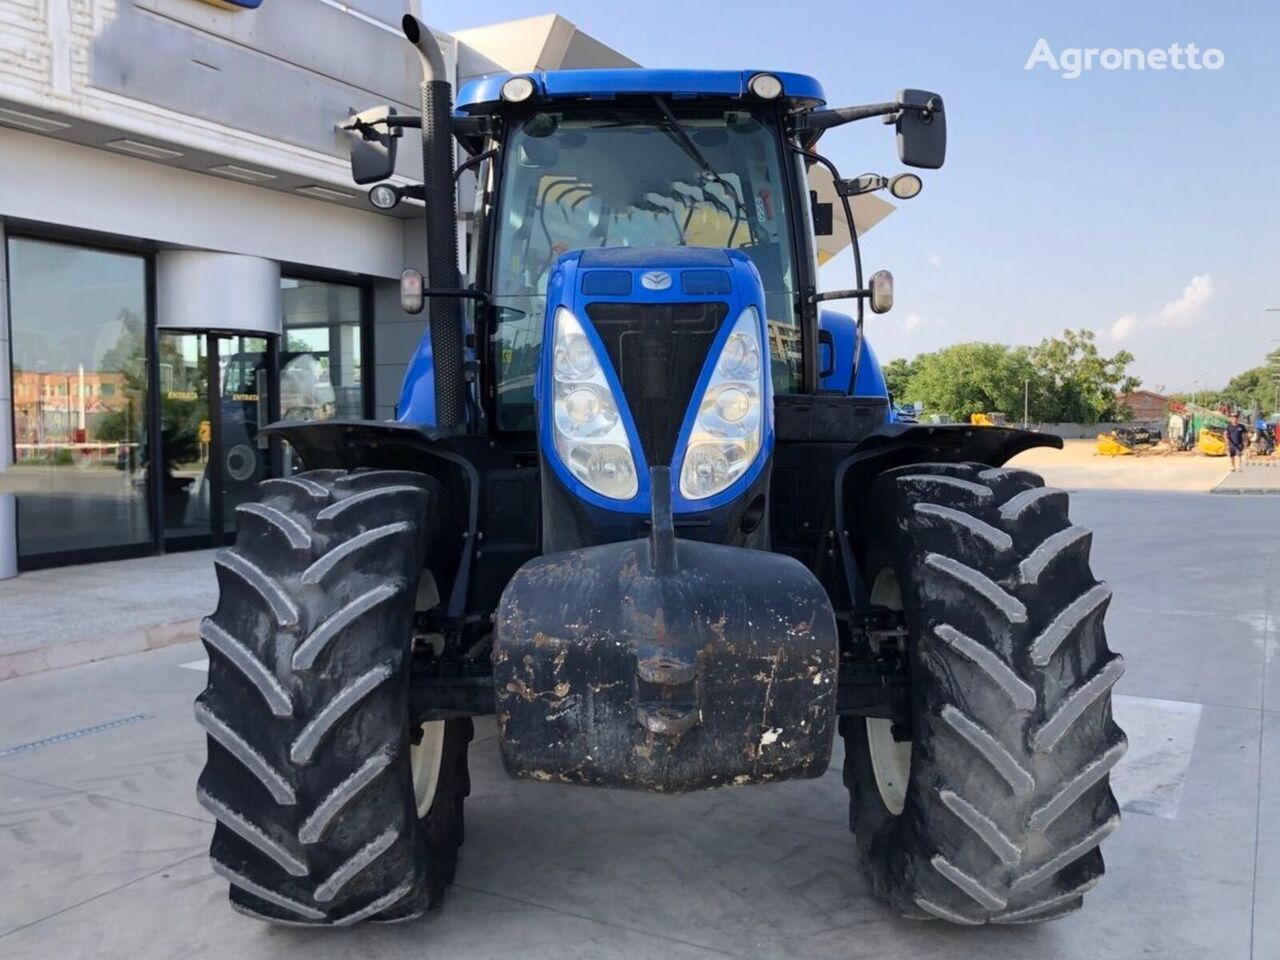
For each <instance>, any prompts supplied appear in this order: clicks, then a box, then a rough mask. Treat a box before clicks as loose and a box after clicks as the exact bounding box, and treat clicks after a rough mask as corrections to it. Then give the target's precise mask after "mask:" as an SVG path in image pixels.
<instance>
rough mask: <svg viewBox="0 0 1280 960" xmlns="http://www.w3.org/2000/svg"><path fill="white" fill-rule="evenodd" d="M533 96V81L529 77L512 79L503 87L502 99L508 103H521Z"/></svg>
mask: <svg viewBox="0 0 1280 960" xmlns="http://www.w3.org/2000/svg"><path fill="white" fill-rule="evenodd" d="M532 96H533V81H532V80H530V79H529V78H528V77H512V78H511V79H510V80H508V81H507V82H506V83H504V84H503V85H502V99H503V100H506V101H507V102H508V103H520V102H521V101H524V100H528V99H529V98H530V97H532Z"/></svg>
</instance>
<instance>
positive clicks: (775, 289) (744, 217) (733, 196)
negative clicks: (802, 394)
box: [492, 104, 800, 430]
mask: <svg viewBox="0 0 1280 960" xmlns="http://www.w3.org/2000/svg"><path fill="white" fill-rule="evenodd" d="M678 122H679V124H680V127H681V128H682V129H683V132H684V134H685V135H686V136H682V135H681V134H680V132H679V131H677V130H676V129H674V128H673V126H672V124H671V122H670V120H669V119H668V118H667V117H665V116H664V115H663V113H662V112H661V111H660V110H659V109H658V108H657V105H656V104H655V105H654V106H653V107H652V108H650V109H645V110H639V109H634V108H631V109H627V108H621V107H617V108H599V109H593V110H592V112H591V113H589V114H581V113H579V114H574V113H560V114H551V113H538V114H534V115H533V116H531V117H530V118H528V119H527V120H526V121H525V122H524V123H523V125H521V126H519V127H517V128H516V129H514V130H513V131H512V134H511V136H510V138H509V140H508V142H507V144H506V145H505V146H504V149H503V153H504V155H505V161H504V162H505V169H504V175H503V180H502V187H501V198H500V201H499V208H498V211H497V220H496V226H497V230H496V234H497V240H496V248H495V253H494V278H493V287H492V290H493V301H494V304H495V306H496V307H497V308H498V327H497V331H496V336H495V344H494V349H495V353H496V356H495V357H494V360H495V364H494V366H495V369H496V370H497V400H498V403H497V418H498V428H499V429H500V430H532V429H533V378H534V374H535V371H536V369H537V358H538V351H539V347H540V343H541V339H542V321H543V312H544V310H545V307H546V293H547V280H548V277H549V275H550V272H551V268H552V266H553V265H554V263H555V260H556V258H557V257H559V256H560V255H561V254H563V253H565V252H567V251H569V250H580V249H584V248H588V247H605V246H609V247H667V246H678V245H688V246H696V247H733V248H736V249H739V250H741V251H742V252H743V253H745V254H747V255H748V256H750V257H751V259H752V261H754V263H755V265H756V268H757V269H758V270H759V271H760V276H761V279H762V280H763V282H764V291H765V307H766V310H767V312H768V319H769V330H770V337H769V340H770V346H771V350H772V353H773V378H774V388H775V390H777V391H779V392H782V393H792V392H795V391H796V390H797V389H798V386H799V382H800V335H799V328H798V326H797V318H796V316H795V313H794V299H793V297H792V291H793V289H794V283H795V281H794V276H793V268H792V259H791V248H790V245H789V243H788V226H787V224H788V221H787V210H786V196H785V194H786V191H785V188H784V184H783V181H782V171H781V165H780V160H779V143H778V141H777V139H776V137H775V136H774V134H773V133H772V132H771V130H770V129H769V127H767V126H766V125H765V124H764V123H762V122H761V121H760V120H758V119H756V117H755V116H753V115H752V114H751V113H750V112H748V111H742V110H723V109H720V110H715V111H708V110H705V109H704V110H702V111H701V112H698V113H693V114H683V115H681V116H680V117H679V121H678ZM686 137H687V139H686Z"/></svg>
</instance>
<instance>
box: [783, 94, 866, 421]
mask: <svg viewBox="0 0 1280 960" xmlns="http://www.w3.org/2000/svg"><path fill="white" fill-rule="evenodd" d="M880 106H884V104H881V105H880ZM791 150H792V152H794V153H797V154H799V155H800V156H802V157H804V158H805V159H806V160H808V161H809V162H810V163H820V164H822V165H823V166H824V167H826V168H827V170H828V171H829V172H830V173H831V182H832V183H833V184H839V183H840V182H841V180H842V179H843V178H842V177H841V176H840V171H839V170H837V169H836V165H835V164H834V163H832V162H831V161H830V160H828V159H827V158H826V157H824V156H823V155H822V154H820V153H814V152H813V151H812V150H808V149H805V148H803V147H796V146H792V148H791ZM836 194H837V195H838V196H839V197H840V205H841V207H842V208H843V209H844V219H845V226H847V227H848V228H849V243H850V246H851V247H852V248H853V282H854V283H856V284H857V289H856V290H853V291H848V290H844V291H841V290H835V291H832V292H831V295H829V296H828V295H824V294H821V293H814V294H813V299H812V300H811V301H810V302H811V303H821V302H822V301H823V300H824V299H825V300H834V299H837V298H840V299H845V298H849V295H850V294H852V297H851V298H852V299H854V302H856V303H857V304H858V311H857V316H856V317H855V318H854V319H855V325H854V326H855V330H856V333H855V336H854V342H853V363H851V364H850V365H849V366H850V369H849V396H853V391H854V387H855V386H856V385H857V383H858V370H859V368H860V367H861V366H862V323H863V320H864V318H865V315H866V311H865V307H864V299H863V296H862V295H860V294H861V291H862V290H863V286H864V284H863V282H862V247H861V246H860V245H859V243H858V228H857V226H856V225H855V224H854V221H853V207H852V206H851V205H850V203H849V198H848V197H847V196H845V195H844V194H842V193H841V192H840V190H839V188H838V187H837V189H836Z"/></svg>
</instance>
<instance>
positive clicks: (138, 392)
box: [8, 237, 150, 557]
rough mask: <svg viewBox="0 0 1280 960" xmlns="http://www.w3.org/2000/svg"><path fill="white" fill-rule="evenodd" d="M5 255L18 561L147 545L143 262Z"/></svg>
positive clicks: (64, 252)
mask: <svg viewBox="0 0 1280 960" xmlns="http://www.w3.org/2000/svg"><path fill="white" fill-rule="evenodd" d="M8 252H9V316H10V326H11V333H12V340H11V348H12V353H13V419H14V428H15V429H14V467H13V470H12V473H11V475H10V476H11V477H12V478H14V479H16V480H17V483H18V553H19V556H22V557H30V556H34V555H38V554H46V553H56V552H61V551H71V550H83V549H85V548H90V547H109V546H118V545H123V544H136V543H146V542H148V541H149V539H150V532H149V528H148V522H147V496H146V486H147V485H146V469H145V464H146V456H145V446H144V443H145V426H146V411H147V390H146V387H147V316H146V262H145V261H144V260H143V258H142V257H138V256H132V255H129V254H122V253H109V252H106V251H103V250H91V249H87V248H84V247H76V246H71V245H69V244H62V243H49V242H45V241H41V240H28V239H24V238H19V237H11V238H10V239H9V243H8Z"/></svg>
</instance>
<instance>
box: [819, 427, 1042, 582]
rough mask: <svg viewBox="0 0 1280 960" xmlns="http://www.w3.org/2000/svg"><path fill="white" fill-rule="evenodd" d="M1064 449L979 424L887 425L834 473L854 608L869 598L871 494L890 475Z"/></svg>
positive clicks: (1031, 435)
mask: <svg viewBox="0 0 1280 960" xmlns="http://www.w3.org/2000/svg"><path fill="white" fill-rule="evenodd" d="M1036 447H1053V448H1055V449H1058V450H1061V449H1062V438H1061V437H1058V436H1054V435H1053V434H1050V433H1040V432H1038V431H1036V430H1020V429H1018V428H1016V427H987V426H977V425H975V424H967V423H958V424H938V425H935V424H919V423H905V422H892V423H885V424H883V425H882V426H881V427H880V428H878V429H877V430H875V431H874V432H873V433H870V434H868V435H867V436H866V437H865V438H864V439H862V440H861V441H859V442H858V444H857V445H856V446H855V447H854V448H853V451H852V452H851V453H850V454H849V456H847V457H845V459H844V460H843V461H841V462H840V464H839V465H838V466H837V467H836V470H835V483H834V494H835V505H834V506H835V510H834V518H835V530H836V531H839V532H840V535H839V536H837V537H836V541H837V543H838V544H839V546H840V560H841V566H842V567H843V569H844V573H845V583H846V584H847V587H848V591H849V597H848V601H849V603H850V604H851V605H852V606H855V607H856V606H860V605H861V603H860V601H864V600H865V598H866V589H867V585H866V584H865V583H863V582H862V579H863V578H862V577H861V575H860V572H861V570H862V567H863V564H862V552H863V545H864V544H865V543H866V542H867V537H866V533H867V529H866V511H865V509H864V508H865V504H866V503H867V493H868V491H869V490H870V487H871V484H872V483H873V482H874V481H875V479H876V477H878V476H879V475H880V474H882V473H884V472H885V471H886V470H893V469H896V468H898V467H906V466H910V465H911V464H913V463H982V464H986V465H987V466H990V467H1000V466H1004V464H1005V463H1007V462H1008V461H1009V460H1011V459H1012V458H1013V457H1015V456H1017V455H1018V454H1020V453H1022V452H1023V451H1024V450H1031V449H1034V448H1036Z"/></svg>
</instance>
